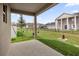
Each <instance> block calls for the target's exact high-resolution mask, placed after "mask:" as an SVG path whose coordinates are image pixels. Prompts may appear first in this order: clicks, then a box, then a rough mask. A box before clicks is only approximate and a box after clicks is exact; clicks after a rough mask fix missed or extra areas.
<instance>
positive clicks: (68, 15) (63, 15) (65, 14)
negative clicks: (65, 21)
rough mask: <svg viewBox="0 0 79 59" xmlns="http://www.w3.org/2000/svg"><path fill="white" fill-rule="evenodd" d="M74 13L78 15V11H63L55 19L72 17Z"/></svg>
mask: <svg viewBox="0 0 79 59" xmlns="http://www.w3.org/2000/svg"><path fill="white" fill-rule="evenodd" d="M74 15H79V13H73V14H69V13H63V14H61V15H60V16H58V17H57V18H56V19H55V20H57V19H62V18H67V17H73V16H74Z"/></svg>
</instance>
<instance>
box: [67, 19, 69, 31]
mask: <svg viewBox="0 0 79 59" xmlns="http://www.w3.org/2000/svg"><path fill="white" fill-rule="evenodd" d="M67 30H69V19H68V18H67Z"/></svg>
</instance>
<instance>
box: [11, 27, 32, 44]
mask: <svg viewBox="0 0 79 59" xmlns="http://www.w3.org/2000/svg"><path fill="white" fill-rule="evenodd" d="M18 31H19V32H22V34H23V35H21V33H20V34H19V35H20V36H16V37H15V38H12V39H11V42H12V43H16V42H22V41H27V40H31V39H33V35H32V30H31V29H25V28H23V29H22V30H21V29H20V28H18V30H17V32H18Z"/></svg>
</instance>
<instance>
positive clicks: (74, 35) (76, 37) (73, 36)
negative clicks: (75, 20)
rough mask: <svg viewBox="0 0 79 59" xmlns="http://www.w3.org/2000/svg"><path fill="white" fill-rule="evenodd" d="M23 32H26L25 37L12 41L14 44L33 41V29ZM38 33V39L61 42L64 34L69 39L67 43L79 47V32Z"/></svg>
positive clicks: (43, 31) (41, 31)
mask: <svg viewBox="0 0 79 59" xmlns="http://www.w3.org/2000/svg"><path fill="white" fill-rule="evenodd" d="M19 30H21V29H19ZM23 31H24V32H23V33H24V36H23V37H16V39H15V40H12V42H21V41H26V40H30V39H33V35H32V33H33V30H32V29H23ZM38 31H39V33H37V35H38V37H37V38H41V39H43V38H44V39H51V40H53V39H55V40H59V38H61V37H62V34H64V35H65V37H66V38H67V40H66V41H65V42H68V43H72V44H78V45H79V31H73V32H71V31H65V32H55V31H53V30H44V29H41V30H38Z"/></svg>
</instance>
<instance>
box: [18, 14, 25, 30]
mask: <svg viewBox="0 0 79 59" xmlns="http://www.w3.org/2000/svg"><path fill="white" fill-rule="evenodd" d="M18 26H19V27H20V28H21V29H22V28H23V27H25V26H26V23H25V21H24V19H23V16H22V14H21V15H20V20H18Z"/></svg>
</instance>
